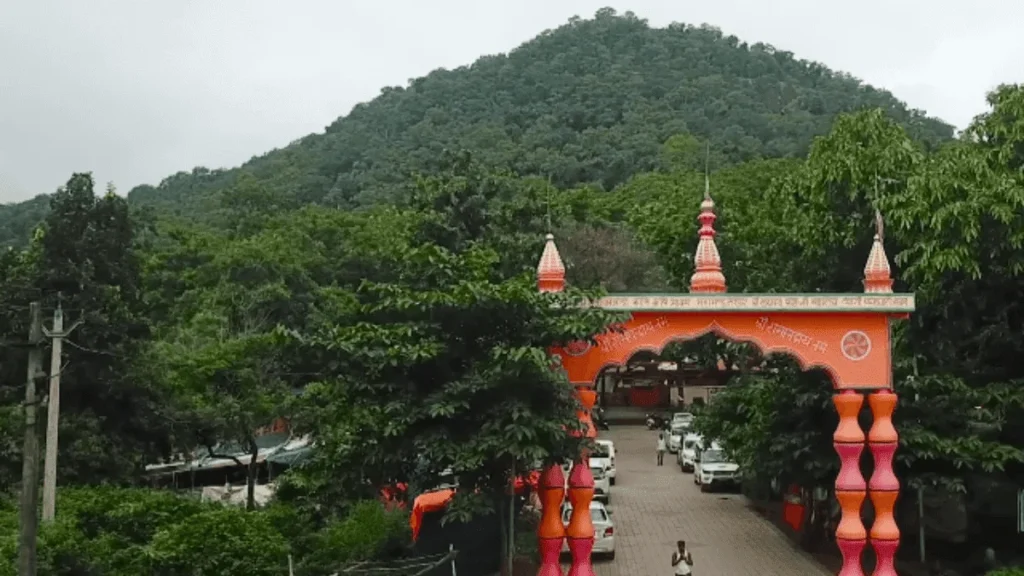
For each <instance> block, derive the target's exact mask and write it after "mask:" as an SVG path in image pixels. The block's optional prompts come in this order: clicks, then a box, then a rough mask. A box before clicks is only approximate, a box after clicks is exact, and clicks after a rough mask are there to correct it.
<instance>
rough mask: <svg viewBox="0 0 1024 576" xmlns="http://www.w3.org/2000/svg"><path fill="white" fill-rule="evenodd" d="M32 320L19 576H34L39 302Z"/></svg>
mask: <svg viewBox="0 0 1024 576" xmlns="http://www.w3.org/2000/svg"><path fill="white" fill-rule="evenodd" d="M29 311H30V312H29V313H30V315H31V317H32V320H31V323H30V324H29V331H28V346H29V348H28V379H27V380H26V381H25V447H24V449H23V451H22V469H21V516H20V530H21V534H20V541H19V546H18V576H36V533H37V532H38V530H39V517H38V516H37V513H38V512H37V508H36V506H37V502H38V499H39V435H38V430H36V418H37V410H38V402H39V400H38V399H37V398H36V380H39V379H41V378H42V377H44V376H45V375H46V374H45V373H44V372H43V348H42V345H43V318H42V315H41V313H40V305H39V302H32V304H31V305H30V306H29Z"/></svg>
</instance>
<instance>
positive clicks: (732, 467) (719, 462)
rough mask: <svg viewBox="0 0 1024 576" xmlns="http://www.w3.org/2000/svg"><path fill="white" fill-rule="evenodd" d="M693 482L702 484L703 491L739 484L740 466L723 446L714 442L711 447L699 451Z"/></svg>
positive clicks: (701, 489)
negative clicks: (731, 458)
mask: <svg viewBox="0 0 1024 576" xmlns="http://www.w3.org/2000/svg"><path fill="white" fill-rule="evenodd" d="M693 482H694V484H697V485H699V486H700V491H701V492H707V491H708V490H711V489H712V488H718V487H720V486H724V485H733V486H735V485H738V484H739V482H740V466H739V464H736V463H735V462H733V461H731V460H730V459H729V457H728V456H727V455H726V454H725V451H724V450H722V448H721V446H719V445H718V444H712V445H711V447H710V448H709V449H707V450H699V451H698V452H697V462H696V464H695V466H694V471H693Z"/></svg>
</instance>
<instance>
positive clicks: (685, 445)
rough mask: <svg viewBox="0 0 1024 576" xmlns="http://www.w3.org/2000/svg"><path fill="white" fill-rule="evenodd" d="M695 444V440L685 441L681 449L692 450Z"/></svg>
mask: <svg viewBox="0 0 1024 576" xmlns="http://www.w3.org/2000/svg"><path fill="white" fill-rule="evenodd" d="M696 443H697V441H696V440H686V441H684V442H683V448H693V445H694V444H696Z"/></svg>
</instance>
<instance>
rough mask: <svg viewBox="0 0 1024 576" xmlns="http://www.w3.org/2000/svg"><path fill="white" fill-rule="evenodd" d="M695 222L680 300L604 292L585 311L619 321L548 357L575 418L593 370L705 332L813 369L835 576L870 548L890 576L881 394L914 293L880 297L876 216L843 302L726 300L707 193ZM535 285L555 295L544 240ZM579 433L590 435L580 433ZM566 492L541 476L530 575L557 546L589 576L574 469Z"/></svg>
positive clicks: (551, 571) (889, 404)
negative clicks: (574, 394)
mask: <svg viewBox="0 0 1024 576" xmlns="http://www.w3.org/2000/svg"><path fill="white" fill-rule="evenodd" d="M698 219H699V221H700V223H701V227H700V230H699V232H698V235H699V243H698V246H697V252H696V256H695V258H694V263H695V271H694V274H693V276H692V278H691V281H690V291H689V293H680V294H612V295H609V296H607V297H605V298H602V299H601V300H599V301H598V302H595V303H592V305H594V306H598V307H601V308H603V309H606V310H611V311H618V312H626V313H628V314H629V318H628V320H626V321H625V322H623V323H622V325H621V326H619V327H618V328H619V329H618V330H615V331H611V332H608V333H605V334H600V335H597V336H596V337H595V338H594V340H595V343H590V342H578V343H572V344H568V345H565V346H557V347H555V348H553V349H552V353H553V354H554V355H555V356H557V357H558V359H559V360H560V362H561V367H562V368H563V369H564V370H565V371H566V374H567V376H568V378H569V381H570V382H571V383H572V384H573V385H574V386H575V387H576V389H577V390H578V391H579V397H580V400H581V403H582V404H583V406H584V409H585V412H584V413H583V414H582V415H581V418H582V419H583V420H584V421H586V422H589V420H590V417H589V413H588V411H589V410H590V409H591V408H593V406H594V402H595V400H596V397H597V393H596V391H595V390H594V385H595V382H596V381H597V377H598V375H599V374H600V373H601V372H602V371H603V370H605V369H606V368H609V367H612V366H621V365H626V364H628V361H629V359H630V358H631V357H633V356H634V355H635V354H637V353H638V352H643V351H649V352H652V353H654V354H660V353H661V352H662V351H663V350H664V349H665V347H666V346H667V345H668V344H669V343H670V342H673V341H680V340H683V341H688V340H694V339H697V338H700V337H702V336H705V335H707V334H716V335H718V336H720V337H722V338H724V339H727V340H730V341H732V342H745V343H749V344H751V345H753V346H755V347H756V348H757V349H758V350H760V352H761V353H762V354H764V355H770V354H786V355H788V356H790V357H792V358H793V359H794V360H795V361H796V362H797V363H798V364H799V365H800V367H801V368H802V369H803V370H808V369H812V368H817V369H821V370H823V371H825V372H826V373H828V375H829V376H830V378H831V380H832V385H833V389H834V391H835V394H834V396H833V402H834V405H835V407H836V410H837V412H838V415H839V424H838V426H837V428H836V429H835V431H834V433H833V445H834V446H835V450H836V452H837V454H838V456H839V459H840V462H841V467H840V471H839V474H838V476H837V478H836V483H835V494H836V498H837V499H838V501H839V504H840V507H841V509H842V517H841V519H840V522H839V524H838V526H837V528H836V541H837V543H838V545H839V548H840V551H841V552H842V554H843V569H842V570H841V572H840V573H841V574H849V575H854V574H862V573H863V572H862V564H861V554H862V552H863V550H864V548H865V546H866V544H867V542H868V541H869V540H870V542H871V545H872V547H873V548H874V550H875V555H876V558H877V563H876V568H875V572H874V574H875V575H876V576H895V575H896V571H895V568H894V567H893V562H894V556H895V552H896V549H897V547H898V546H899V529H898V527H897V525H896V522H895V519H894V517H893V507H894V505H895V501H896V498H897V497H898V495H899V481H898V480H897V478H896V476H895V474H894V473H893V470H892V458H893V454H894V452H895V450H896V446H897V443H898V436H897V433H896V430H895V428H894V427H893V425H892V420H891V415H892V412H893V410H894V409H895V406H896V395H895V394H894V393H893V392H892V365H891V359H892V344H891V340H890V325H891V323H892V322H893V321H894V320H899V319H905V318H907V317H908V315H909V314H910V312H912V311H913V310H914V295H913V294H894V293H893V292H892V278H891V273H890V267H889V261H888V257H887V256H886V254H885V249H884V246H883V238H882V225H881V216H880V215H879V216H878V217H877V218H876V231H875V238H874V243H873V245H872V248H871V252H870V253H869V254H868V257H867V264H866V266H865V268H864V292H863V293H855V294H822V293H814V294H729V293H727V291H726V281H725V276H724V274H723V273H722V263H721V259H720V257H719V253H718V248H717V246H716V245H715V241H714V236H715V230H714V227H713V225H714V221H715V214H714V202H713V201H712V199H711V197H710V195H709V194H708V193H707V192H705V197H704V201H703V202H702V203H701V213H700V216H699V217H698ZM537 283H538V288H539V289H540V290H541V291H552V292H556V291H560V290H562V289H563V288H564V286H565V266H564V265H563V263H562V260H561V257H560V255H559V253H558V249H557V247H556V246H555V243H554V238H553V236H551V235H548V237H547V244H546V245H545V247H544V252H543V254H542V255H541V260H540V264H539V265H538V267H537ZM865 399H866V400H867V403H868V405H869V406H870V409H871V412H872V415H873V417H874V419H873V424H872V425H871V428H870V430H868V431H867V432H866V433H865V431H864V430H862V428H861V426H860V423H859V422H858V415H859V413H860V410H861V407H862V406H863V404H864V402H865ZM590 431H591V434H592V435H593V434H594V430H593V427H592V426H591V427H590ZM865 445H867V448H868V449H869V450H870V452H871V455H872V457H873V460H874V466H873V469H874V470H873V473H872V475H871V478H870V479H869V480H866V479H865V478H864V476H863V474H862V472H861V470H860V457H861V454H862V453H863V451H864V448H865ZM585 459H586V455H585V454H584V455H581V457H580V461H581V462H582V461H583V460H585ZM568 486H569V487H568V490H566V489H565V478H564V477H563V475H562V469H561V467H560V466H552V467H550V468H548V469H547V470H545V471H544V473H543V475H542V476H541V481H540V492H541V502H542V503H543V510H542V520H541V523H540V526H539V528H538V534H537V535H538V539H539V545H540V550H541V554H542V564H541V568H540V570H539V572H538V574H539V575H541V576H553V575H556V574H558V575H560V574H561V568H560V566H559V564H558V553H559V551H560V550H561V547H562V542H563V540H565V541H567V543H568V547H569V549H570V552H571V553H572V568H571V569H570V574H572V575H574V576H575V575H579V576H591V575H592V574H593V568H592V567H591V565H590V551H591V547H592V546H593V536H594V530H593V526H592V524H591V523H590V517H589V513H588V509H589V504H590V502H591V500H592V499H593V492H594V488H593V478H592V477H591V476H590V471H589V467H588V466H586V465H584V466H576V467H574V468H573V474H571V475H570V478H569V479H568ZM566 492H568V494H566ZM566 495H567V496H568V500H569V501H570V502H571V503H572V505H573V514H572V516H571V517H570V521H569V524H568V526H567V527H563V525H562V522H561V503H562V501H563V498H564V497H565V496H566ZM867 498H870V500H871V502H872V505H873V508H874V521H873V523H872V526H871V527H870V529H868V528H866V527H865V526H864V523H863V520H862V518H861V509H862V507H863V503H864V501H865V499H867ZM577 512H578V513H577Z"/></svg>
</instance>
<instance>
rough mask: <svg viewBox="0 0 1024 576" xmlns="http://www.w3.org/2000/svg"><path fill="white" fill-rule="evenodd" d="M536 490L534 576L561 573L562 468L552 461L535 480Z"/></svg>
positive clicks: (548, 575) (563, 531)
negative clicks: (538, 513) (538, 505)
mask: <svg viewBox="0 0 1024 576" xmlns="http://www.w3.org/2000/svg"><path fill="white" fill-rule="evenodd" d="M537 488H538V491H539V492H540V502H541V517H540V523H539V524H538V526H537V549H538V550H539V551H540V568H538V570H537V576H562V565H561V563H560V562H559V557H560V556H561V554H562V543H563V542H564V541H565V525H564V524H562V499H563V498H564V497H565V474H564V473H563V472H562V467H561V466H559V465H558V464H552V465H551V466H549V467H548V468H547V469H546V470H544V473H543V474H541V477H540V479H539V480H538V481H537Z"/></svg>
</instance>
